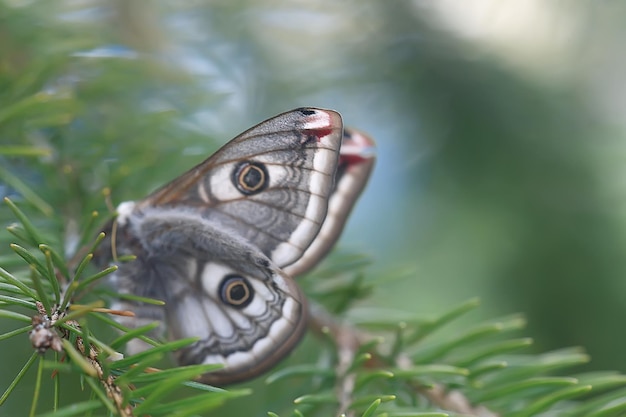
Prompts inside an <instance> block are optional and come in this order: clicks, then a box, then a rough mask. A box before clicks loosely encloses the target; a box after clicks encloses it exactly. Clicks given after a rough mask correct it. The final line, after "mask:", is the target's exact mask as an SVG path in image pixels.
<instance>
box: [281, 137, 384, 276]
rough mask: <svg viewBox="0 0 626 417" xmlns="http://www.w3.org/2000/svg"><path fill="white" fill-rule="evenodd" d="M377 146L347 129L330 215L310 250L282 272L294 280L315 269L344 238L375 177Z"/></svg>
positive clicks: (331, 196)
mask: <svg viewBox="0 0 626 417" xmlns="http://www.w3.org/2000/svg"><path fill="white" fill-rule="evenodd" d="M375 148H376V143H375V142H374V140H373V139H372V138H370V137H369V136H367V135H366V134H365V133H363V132H360V131H358V130H356V129H348V128H345V129H344V134H343V141H342V144H341V152H340V155H339V164H338V166H337V174H336V176H335V186H334V187H333V190H332V192H331V194H330V199H329V203H328V214H327V215H326V218H325V219H324V223H323V224H322V228H321V229H320V231H319V233H318V234H317V236H315V239H314V240H313V242H311V245H309V247H308V248H307V250H306V251H305V252H304V253H303V254H302V256H301V257H300V258H298V259H297V260H296V261H295V262H294V263H292V264H290V265H288V266H286V267H284V268H283V270H284V271H285V272H286V273H288V274H289V275H291V276H292V277H295V276H298V275H301V274H304V273H306V272H308V271H309V270H310V269H312V268H313V267H314V266H315V265H317V263H318V262H319V261H320V260H321V259H322V258H323V257H324V256H325V255H326V254H327V253H328V252H329V251H330V250H331V249H332V247H333V246H334V244H335V242H336V241H337V239H339V236H340V235H341V232H342V230H343V227H344V225H345V223H346V219H347V218H348V216H349V215H350V212H351V211H352V208H353V207H354V204H355V203H356V201H357V199H358V198H359V195H361V192H362V191H363V189H364V188H365V185H366V184H367V180H368V179H369V177H370V174H371V173H372V170H373V168H374V163H375V162H376V155H375V153H374V151H375Z"/></svg>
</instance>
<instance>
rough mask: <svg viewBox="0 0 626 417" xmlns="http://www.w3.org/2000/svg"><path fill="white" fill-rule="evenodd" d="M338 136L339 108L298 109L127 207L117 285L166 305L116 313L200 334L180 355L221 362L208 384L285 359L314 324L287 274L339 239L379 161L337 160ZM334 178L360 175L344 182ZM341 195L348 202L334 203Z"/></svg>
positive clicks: (122, 215)
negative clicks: (123, 257)
mask: <svg viewBox="0 0 626 417" xmlns="http://www.w3.org/2000/svg"><path fill="white" fill-rule="evenodd" d="M357 136H358V135H357ZM358 137H361V136H358ZM342 140H343V141H344V144H346V143H347V142H346V138H344V134H343V126H342V122H341V117H340V116H339V114H338V113H336V112H333V111H330V110H321V109H313V108H303V109H296V110H293V111H290V112H287V113H283V114H281V115H279V116H276V117H274V118H272V119H269V120H267V121H265V122H263V123H261V124H259V125H257V126H255V127H253V128H252V129H250V130H248V131H246V132H244V133H243V134H241V135H239V136H238V137H236V138H235V139H233V140H232V141H230V142H229V143H227V144H226V145H225V146H224V147H222V148H221V149H220V150H218V151H217V152H216V153H215V154H213V155H212V156H211V157H209V158H208V159H207V160H205V161H204V162H202V163H200V164H199V165H197V166H196V167H194V168H192V169H191V170H189V171H188V172H187V173H185V174H183V175H182V176H180V177H178V178H177V179H175V180H174V181H172V182H171V183H169V184H167V185H165V186H164V187H162V188H160V189H158V190H157V191H155V192H154V193H152V194H151V195H149V196H148V197H146V198H145V199H143V200H140V201H138V202H127V203H122V204H121V205H120V206H119V207H118V217H117V220H116V222H117V225H116V228H117V230H116V238H115V247H116V250H117V252H118V253H119V254H133V255H135V256H136V257H137V258H136V260H135V261H133V262H129V263H124V264H121V265H120V268H119V270H118V271H117V272H116V273H115V275H114V276H113V278H112V283H113V286H114V287H115V288H117V289H118V291H119V292H120V293H129V294H134V295H138V296H143V297H150V298H156V299H161V300H164V301H165V306H164V307H161V306H153V305H147V304H138V303H130V302H128V301H120V302H119V305H116V306H115V307H116V308H126V309H130V310H133V311H134V312H135V314H136V318H133V319H132V320H131V319H128V320H126V322H125V323H124V324H127V325H130V326H133V327H134V326H137V325H142V324H147V323H149V322H151V321H154V320H159V321H161V322H163V323H164V324H165V325H166V327H167V330H168V333H169V337H170V338H173V339H179V338H185V337H196V338H198V341H197V342H195V343H194V344H192V345H191V346H189V347H187V348H184V349H182V350H181V351H180V352H178V355H177V359H178V361H179V363H181V364H196V363H217V364H223V365H224V368H223V369H221V370H219V371H217V372H212V373H208V374H205V375H204V376H203V378H202V380H203V381H205V382H210V383H218V384H224V383H230V382H237V381H242V380H246V379H248V378H251V377H253V376H255V375H258V374H259V373H261V372H263V371H265V370H267V369H269V368H270V367H271V366H273V365H274V364H275V363H276V362H277V361H278V360H280V359H281V358H282V357H284V356H285V355H286V354H287V353H288V352H289V351H291V350H292V349H293V347H294V346H295V345H296V344H297V342H298V341H299V339H300V338H301V336H302V334H303V333H304V330H305V328H306V322H307V308H306V302H305V298H304V296H303V294H302V293H301V291H300V289H299V288H298V286H297V284H296V283H295V281H294V280H293V278H292V276H293V275H295V274H300V273H303V272H306V271H307V270H309V269H310V268H311V267H312V266H313V265H314V264H316V263H317V262H318V261H319V260H320V259H321V258H322V257H323V256H324V255H325V253H326V252H327V251H328V249H330V246H332V244H333V243H334V242H335V241H336V239H337V238H338V235H339V232H340V231H341V228H342V227H343V224H344V222H345V218H346V217H347V214H348V213H349V211H350V209H351V207H352V205H353V204H354V201H355V199H356V197H357V196H358V194H359V193H360V191H361V189H362V188H363V186H364V184H365V181H366V180H367V176H368V175H369V171H370V170H371V166H372V164H373V158H370V157H367V156H362V155H361V157H362V159H361V160H358V161H357V162H355V160H349V159H351V158H353V157H356V158H357V159H358V158H359V157H360V156H359V154H360V153H362V151H363V149H364V147H362V146H361V147H357V148H358V149H355V152H354V155H351V153H345V154H344V155H342V154H341V152H340V148H341V146H342ZM349 140H351V139H350V138H349ZM369 144H370V145H373V143H369ZM342 164H343V165H342ZM342 166H343V167H344V170H343V171H342V172H340V171H338V168H341V167H342ZM364 167H367V173H365V174H364V173H363V172H361V174H362V175H361V177H360V178H358V179H357V180H356V183H354V178H353V177H354V173H356V172H357V171H356V170H355V169H357V168H360V169H361V170H362V171H363V168H364ZM351 169H352V171H350V170H351ZM346 172H348V173H350V172H352V175H348V176H346V175H345V173H346ZM339 175H341V176H342V178H344V177H345V178H346V179H348V178H352V180H353V182H352V183H351V184H348V185H347V186H344V187H343V188H342V184H347V183H346V181H343V182H342V181H337V183H336V180H337V178H336V177H339ZM346 187H347V188H346ZM344 188H346V189H344ZM339 196H341V198H342V199H344V200H345V198H346V196H348V197H351V198H352V199H351V200H350V201H345V202H344V203H343V204H342V203H340V202H336V203H335V204H334V205H333V202H334V200H333V199H336V198H338V197H339ZM329 202H330V210H331V211H332V210H334V212H335V214H334V215H332V216H331V215H330V212H329ZM333 206H335V207H333ZM329 221H330V222H329ZM329 225H330V226H329ZM325 226H326V227H325ZM111 227H112V226H111ZM316 242H319V243H316ZM290 268H291V271H290V272H286V271H289V270H290Z"/></svg>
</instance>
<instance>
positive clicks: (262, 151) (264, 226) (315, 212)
mask: <svg viewBox="0 0 626 417" xmlns="http://www.w3.org/2000/svg"><path fill="white" fill-rule="evenodd" d="M342 132H343V125H342V122H341V116H340V115H339V114H338V113H336V112H334V111H331V110H322V109H314V108H302V109H297V110H293V111H290V112H287V113H283V114H281V115H279V116H276V117H274V118H272V119H269V120H267V121H265V122H263V123H261V124H259V125H257V126H255V127H253V128H252V129H250V130H248V131H246V132H244V133H243V134H241V135H239V136H238V137H236V138H235V139H233V140H232V141H230V142H228V143H227V144H226V145H224V147H222V148H221V149H220V150H219V151H217V152H216V153H215V154H214V155H213V156H211V157H210V158H209V159H207V160H206V161H204V162H203V163H201V164H200V165H198V166H196V167H195V168H193V169H192V170H190V171H189V172H187V173H186V174H184V175H182V176H181V177H179V178H177V179H176V180H174V181H173V182H171V183H170V184H168V185H166V186H165V187H163V188H161V189H160V190H157V191H156V192H155V193H153V194H152V195H150V196H149V197H148V198H147V199H145V200H143V201H142V202H140V203H139V205H138V208H139V209H140V210H141V209H143V208H147V207H150V206H156V207H159V206H169V207H184V208H186V209H189V208H191V209H194V210H197V211H198V213H200V214H201V216H202V217H203V218H205V219H208V220H211V221H213V222H215V223H219V224H221V225H222V226H223V228H224V230H229V231H230V232H232V233H236V234H238V235H240V236H241V237H243V238H244V239H246V240H247V241H249V242H251V243H252V244H253V245H254V246H256V247H258V248H259V250H260V251H261V252H263V253H264V254H265V255H267V256H268V257H269V258H270V259H272V261H274V263H275V264H276V265H277V266H279V267H283V266H286V265H289V264H291V263H293V262H294V261H296V260H297V259H299V258H300V257H301V256H302V254H303V253H304V251H305V250H306V249H307V248H308V246H309V245H310V244H311V242H312V241H313V239H314V238H315V236H316V235H317V234H318V232H319V230H320V227H321V225H322V222H323V221H324V218H325V217H326V212H327V209H328V197H329V195H330V192H331V191H332V189H333V184H334V175H335V172H336V169H337V162H338V157H339V147H340V144H341V138H342Z"/></svg>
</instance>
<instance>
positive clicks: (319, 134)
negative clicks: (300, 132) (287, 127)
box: [304, 126, 333, 142]
mask: <svg viewBox="0 0 626 417" xmlns="http://www.w3.org/2000/svg"><path fill="white" fill-rule="evenodd" d="M304 133H305V134H306V135H307V136H315V137H316V138H317V141H318V142H319V141H320V140H321V139H322V138H323V137H326V136H328V135H330V134H331V133H333V128H331V127H330V126H328V127H325V128H320V129H306V130H304Z"/></svg>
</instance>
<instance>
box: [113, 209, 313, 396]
mask: <svg viewBox="0 0 626 417" xmlns="http://www.w3.org/2000/svg"><path fill="white" fill-rule="evenodd" d="M118 233H119V236H120V240H119V244H118V251H119V253H120V254H125V253H133V254H134V255H136V256H137V259H136V260H135V261H133V262H129V263H125V264H121V265H120V267H119V270H118V271H117V272H116V273H115V276H114V281H115V282H114V285H115V286H116V288H117V289H118V290H119V291H120V292H122V293H131V294H134V295H138V296H145V297H152V298H156V299H162V300H164V301H165V306H164V307H156V306H145V305H140V306H136V307H139V308H133V307H129V309H131V310H133V311H135V313H136V315H137V317H136V320H137V321H138V322H139V323H144V322H146V321H149V320H153V319H155V318H161V319H163V320H165V321H166V323H167V330H168V332H169V334H170V336H171V337H172V338H174V339H181V338H186V337H197V338H199V340H198V341H197V342H195V343H194V344H192V345H190V346H188V347H186V348H184V349H181V350H180V351H179V352H178V354H177V359H178V362H179V363H180V364H182V365H189V364H201V363H205V364H221V365H223V366H224V368H223V369H221V370H219V371H217V372H211V373H208V374H205V375H203V377H202V380H203V381H204V382H207V383H214V384H227V383H233V382H238V381H243V380H247V379H249V378H251V377H254V376H256V375H258V374H259V373H262V372H264V371H265V370H267V369H269V368H271V367H272V366H273V365H274V364H275V363H276V362H278V361H279V360H280V359H282V358H283V357H284V356H285V355H286V354H287V353H288V352H290V351H291V350H292V349H293V348H294V347H295V346H296V344H297V342H298V341H299V340H300V338H301V336H302V335H303V333H304V331H305V329H306V321H307V320H306V317H307V309H306V305H305V301H304V296H303V295H302V293H301V292H300V290H299V289H298V287H297V285H296V284H295V282H294V281H293V279H291V278H290V277H289V276H287V275H286V274H284V273H283V272H282V271H281V270H280V269H279V268H278V267H276V266H275V264H273V263H272V261H271V260H270V259H269V258H267V257H266V256H265V255H264V254H263V253H261V252H260V251H259V250H258V249H256V248H255V247H254V246H252V245H250V244H249V243H248V242H246V241H244V240H242V239H241V238H239V237H237V236H234V235H232V234H228V233H225V232H224V231H223V230H222V229H221V226H220V225H216V224H214V223H213V222H212V221H210V220H207V219H205V218H203V217H201V216H199V215H198V214H197V213H194V212H186V211H181V210H179V209H166V208H150V209H147V210H144V211H142V212H133V214H131V215H129V216H127V217H126V218H125V220H124V222H123V223H122V224H120V225H119V230H118ZM159 308H161V309H162V311H161V312H158V313H157V312H156V311H155V310H158V309H159Z"/></svg>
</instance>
